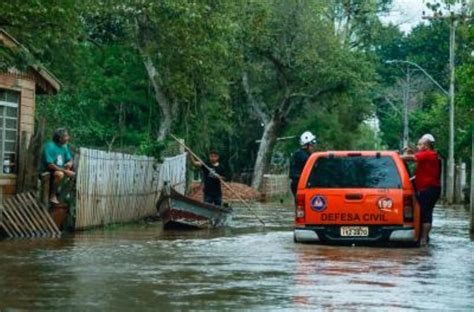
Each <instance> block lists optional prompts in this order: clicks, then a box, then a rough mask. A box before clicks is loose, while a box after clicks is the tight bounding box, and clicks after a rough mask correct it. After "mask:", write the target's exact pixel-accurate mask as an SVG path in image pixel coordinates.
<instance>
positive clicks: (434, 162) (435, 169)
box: [415, 150, 441, 192]
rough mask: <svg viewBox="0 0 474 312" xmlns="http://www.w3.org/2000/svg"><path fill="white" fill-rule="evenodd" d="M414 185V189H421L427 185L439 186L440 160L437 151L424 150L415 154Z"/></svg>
mask: <svg viewBox="0 0 474 312" xmlns="http://www.w3.org/2000/svg"><path fill="white" fill-rule="evenodd" d="M415 159H416V169H415V186H416V190H417V191H418V192H419V191H423V190H425V189H427V188H428V187H439V186H441V183H440V173H441V172H440V162H439V159H438V153H436V152H435V151H432V150H426V151H422V152H418V153H416V154H415Z"/></svg>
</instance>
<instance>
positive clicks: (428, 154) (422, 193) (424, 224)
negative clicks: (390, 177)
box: [401, 134, 441, 246]
mask: <svg viewBox="0 0 474 312" xmlns="http://www.w3.org/2000/svg"><path fill="white" fill-rule="evenodd" d="M434 142H435V139H434V137H433V136H432V135H431V134H425V135H423V136H422V137H421V139H420V140H418V144H417V145H416V147H417V150H418V152H417V153H415V154H414V153H413V151H412V150H410V149H406V154H404V155H402V156H401V158H402V159H403V160H407V161H415V162H416V169H415V188H416V195H417V199H418V203H419V204H420V209H421V238H420V245H421V246H426V245H427V244H428V240H429V234H430V231H431V225H432V223H433V208H434V206H435V204H436V202H437V201H438V199H439V196H440V194H441V183H440V175H441V170H440V169H441V166H440V161H439V159H438V153H436V151H435V150H434Z"/></svg>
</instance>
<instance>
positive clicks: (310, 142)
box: [290, 131, 316, 197]
mask: <svg viewBox="0 0 474 312" xmlns="http://www.w3.org/2000/svg"><path fill="white" fill-rule="evenodd" d="M315 144H316V136H314V134H312V133H311V132H310V131H305V132H303V134H302V135H301V136H300V146H301V147H300V148H299V149H298V150H297V151H296V152H294V153H293V155H292V157H291V165H290V179H291V192H292V193H293V195H294V196H295V197H296V189H297V187H298V181H299V179H300V176H301V172H302V171H303V168H304V166H305V165H306V162H307V161H308V158H309V156H310V155H311V153H312V152H313V147H314V145H315Z"/></svg>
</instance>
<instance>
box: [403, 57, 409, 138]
mask: <svg viewBox="0 0 474 312" xmlns="http://www.w3.org/2000/svg"><path fill="white" fill-rule="evenodd" d="M409 105H410V68H409V67H408V66H407V72H406V80H405V87H404V88H403V147H408V142H409V121H408V109H409Z"/></svg>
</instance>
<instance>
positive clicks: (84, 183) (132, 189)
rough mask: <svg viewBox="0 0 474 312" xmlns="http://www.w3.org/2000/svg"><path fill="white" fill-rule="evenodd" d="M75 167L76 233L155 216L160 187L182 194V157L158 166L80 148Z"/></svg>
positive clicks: (148, 160) (137, 158) (136, 158)
mask: <svg viewBox="0 0 474 312" xmlns="http://www.w3.org/2000/svg"><path fill="white" fill-rule="evenodd" d="M78 167H79V168H78V171H77V186H76V223H75V228H76V229H78V230H81V229H85V228H89V227H94V226H102V225H107V224H112V223H121V222H130V221H135V220H139V219H142V218H145V217H148V216H152V215H155V214H156V207H155V205H156V201H157V199H158V197H159V195H160V193H161V190H162V189H163V185H164V184H165V183H166V182H168V183H170V184H171V185H172V186H174V187H175V188H176V189H177V190H178V191H181V192H184V189H185V184H186V154H181V155H177V156H175V157H170V158H165V160H164V162H163V163H162V164H158V163H157V162H156V160H155V159H154V158H152V157H147V156H139V155H129V154H122V153H113V152H104V151H99V150H93V149H86V148H81V150H80V160H79V166H78Z"/></svg>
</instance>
